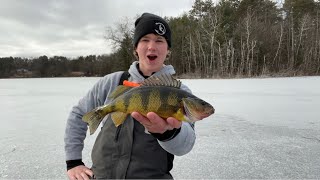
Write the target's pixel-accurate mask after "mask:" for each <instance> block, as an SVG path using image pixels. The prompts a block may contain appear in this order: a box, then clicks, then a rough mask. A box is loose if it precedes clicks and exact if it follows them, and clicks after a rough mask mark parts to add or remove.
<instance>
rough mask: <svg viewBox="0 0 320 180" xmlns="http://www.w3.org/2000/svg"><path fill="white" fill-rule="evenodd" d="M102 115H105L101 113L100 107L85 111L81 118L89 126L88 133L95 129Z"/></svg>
mask: <svg viewBox="0 0 320 180" xmlns="http://www.w3.org/2000/svg"><path fill="white" fill-rule="evenodd" d="M104 116H105V115H103V111H101V110H100V109H94V110H92V111H90V112H88V113H86V114H85V115H84V116H83V117H82V120H83V121H84V122H86V123H87V124H88V126H89V130H90V135H92V134H93V133H94V132H95V131H96V130H97V128H98V127H99V124H100V123H101V121H102V120H103V118H104Z"/></svg>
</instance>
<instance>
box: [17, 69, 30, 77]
mask: <svg viewBox="0 0 320 180" xmlns="http://www.w3.org/2000/svg"><path fill="white" fill-rule="evenodd" d="M32 76H33V73H32V71H29V70H28V69H24V68H20V69H17V70H16V73H15V75H14V77H16V78H22V77H32Z"/></svg>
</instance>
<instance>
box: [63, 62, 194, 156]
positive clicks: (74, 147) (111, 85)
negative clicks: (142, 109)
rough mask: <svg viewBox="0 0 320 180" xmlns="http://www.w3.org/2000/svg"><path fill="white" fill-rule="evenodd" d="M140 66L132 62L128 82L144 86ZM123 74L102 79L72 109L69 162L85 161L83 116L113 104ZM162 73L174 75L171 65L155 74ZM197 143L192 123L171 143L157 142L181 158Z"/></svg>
mask: <svg viewBox="0 0 320 180" xmlns="http://www.w3.org/2000/svg"><path fill="white" fill-rule="evenodd" d="M137 63H138V62H137V61H135V62H133V63H132V65H131V66H130V68H129V71H128V72H129V73H130V78H129V80H130V81H133V82H142V81H144V79H145V78H144V77H143V76H142V75H141V74H140V73H139V71H138V69H137ZM122 73H123V72H115V73H112V74H108V75H106V76H104V77H103V78H101V79H100V80H99V81H98V82H97V83H96V84H95V85H94V86H93V87H92V89H90V90H89V92H88V93H87V94H86V95H85V96H84V97H83V98H82V99H80V101H79V102H78V104H77V105H76V106H74V107H73V108H72V111H71V112H70V114H69V117H68V120H67V124H66V130H65V137H64V142H65V153H66V160H67V161H68V160H76V159H82V150H83V146H84V143H83V142H84V139H85V137H86V132H87V124H86V123H85V122H83V121H82V116H83V115H84V114H85V113H87V112H89V111H91V110H92V109H94V108H96V107H98V106H101V105H104V104H108V103H109V102H110V99H108V98H107V97H108V96H109V94H110V93H111V92H112V91H113V90H114V89H115V88H116V87H117V86H118V84H119V80H120V77H121V75H122ZM159 73H169V74H175V71H174V68H173V67H172V66H171V65H164V67H163V68H162V69H161V70H160V71H158V72H156V73H155V74H159ZM181 89H183V90H186V91H188V92H191V91H190V89H188V88H187V87H186V86H185V85H182V86H181ZM105 119H107V118H105ZM102 123H104V122H102ZM195 139H196V136H195V132H194V129H193V127H192V126H191V125H190V124H189V123H187V122H183V123H182V126H181V131H180V132H179V134H178V135H177V136H175V137H174V138H173V139H171V140H169V141H158V142H159V144H160V146H161V147H162V148H163V149H164V150H166V151H167V152H169V153H171V154H173V155H178V156H181V155H184V154H186V153H188V152H190V151H191V149H192V148H193V145H194V143H195Z"/></svg>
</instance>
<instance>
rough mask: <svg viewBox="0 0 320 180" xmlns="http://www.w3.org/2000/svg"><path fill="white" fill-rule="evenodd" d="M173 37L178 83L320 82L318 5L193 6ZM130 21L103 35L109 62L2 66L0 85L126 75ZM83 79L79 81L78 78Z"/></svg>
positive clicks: (208, 2)
mask: <svg viewBox="0 0 320 180" xmlns="http://www.w3.org/2000/svg"><path fill="white" fill-rule="evenodd" d="M166 19H167V20H168V22H169V24H170V27H171V29H172V42H173V45H172V48H171V52H172V53H171V56H170V58H169V60H167V62H166V64H172V65H173V66H174V67H175V69H176V71H177V75H178V76H180V77H201V78H212V77H227V78H232V77H254V76H301V75H319V74H320V2H319V1H316V0H284V1H282V2H281V3H278V4H277V3H276V2H273V1H271V0H221V1H219V2H218V3H214V2H213V1H212V0H195V2H194V4H193V7H192V9H191V10H190V11H189V12H186V13H184V14H183V15H181V16H179V17H166ZM133 23H134V22H133V20H128V19H127V21H122V22H121V23H119V24H116V26H114V27H110V28H108V29H107V30H106V36H105V38H106V39H110V40H112V41H113V43H114V47H115V48H114V52H113V53H111V54H108V55H99V56H96V55H90V56H85V57H83V56H80V57H78V58H74V59H70V58H66V57H61V56H54V57H50V58H49V57H47V56H45V55H44V56H40V57H39V58H31V59H30V58H29V59H28V58H20V57H5V58H0V78H1V77H2V78H3V77H19V76H23V75H24V76H26V74H27V75H28V72H32V73H29V75H30V76H33V77H53V76H54V77H57V76H79V75H84V76H103V75H105V74H108V73H111V72H114V71H118V70H127V69H128V67H129V66H130V64H131V62H132V61H133V60H134V59H135V58H134V56H133V45H132V36H133ZM77 72H78V73H77Z"/></svg>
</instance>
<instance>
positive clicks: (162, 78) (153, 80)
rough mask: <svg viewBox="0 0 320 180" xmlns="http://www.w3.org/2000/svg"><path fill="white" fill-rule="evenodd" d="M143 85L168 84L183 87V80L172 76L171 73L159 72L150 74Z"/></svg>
mask: <svg viewBox="0 0 320 180" xmlns="http://www.w3.org/2000/svg"><path fill="white" fill-rule="evenodd" d="M141 86H168V87H175V88H180V87H181V81H180V80H177V79H175V78H173V77H172V75H171V74H157V75H153V76H150V77H149V78H147V79H146V80H144V81H143V82H142V83H141Z"/></svg>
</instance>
